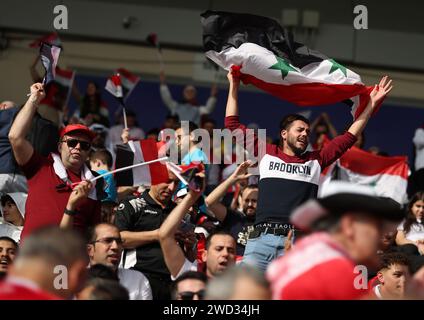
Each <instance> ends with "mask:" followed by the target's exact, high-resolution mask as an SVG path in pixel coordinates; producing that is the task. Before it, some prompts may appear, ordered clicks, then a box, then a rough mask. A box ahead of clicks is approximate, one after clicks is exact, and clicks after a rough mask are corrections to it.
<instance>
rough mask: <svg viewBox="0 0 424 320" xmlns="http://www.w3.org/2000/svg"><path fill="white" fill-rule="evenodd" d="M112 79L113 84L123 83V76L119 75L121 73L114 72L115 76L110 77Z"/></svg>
mask: <svg viewBox="0 0 424 320" xmlns="http://www.w3.org/2000/svg"><path fill="white" fill-rule="evenodd" d="M109 79H110V80H112V82H113V84H114V85H115V86H117V87H118V86H120V85H121V77H120V76H119V75H117V74H114V75H113V76H111V77H110V78H109Z"/></svg>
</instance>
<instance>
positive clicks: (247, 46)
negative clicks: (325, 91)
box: [206, 42, 362, 85]
mask: <svg viewBox="0 0 424 320" xmlns="http://www.w3.org/2000/svg"><path fill="white" fill-rule="evenodd" d="M206 56H207V57H208V58H210V59H211V60H212V61H214V62H215V63H216V64H218V65H220V66H222V67H223V68H224V69H226V70H229V69H230V68H231V66H232V65H242V69H241V72H243V73H245V74H250V75H252V76H254V77H256V78H258V79H260V80H262V81H265V82H267V83H275V84H285V85H290V84H300V83H324V84H344V85H352V84H362V82H361V78H360V76H359V75H358V74H356V73H355V72H353V71H351V70H349V69H346V71H347V77H345V76H344V75H343V74H342V73H341V71H340V70H338V71H337V72H332V73H330V72H329V71H330V70H331V67H332V63H331V62H330V61H329V60H323V61H321V62H317V63H310V64H308V65H306V66H305V67H303V68H302V69H298V68H296V67H294V66H292V65H290V66H291V67H293V68H294V69H296V70H297V71H298V72H289V73H288V75H287V76H286V77H285V78H284V80H283V79H282V77H281V71H279V70H269V68H270V66H272V65H274V64H276V63H277V59H276V56H275V54H274V53H273V52H271V51H269V50H268V49H266V48H264V47H261V46H259V45H257V44H255V43H249V42H247V43H243V44H242V45H241V46H240V47H238V48H234V47H230V48H228V49H225V50H223V51H221V52H216V51H213V50H210V51H207V52H206ZM270 71H272V72H270Z"/></svg>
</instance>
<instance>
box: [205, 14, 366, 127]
mask: <svg viewBox="0 0 424 320" xmlns="http://www.w3.org/2000/svg"><path fill="white" fill-rule="evenodd" d="M201 23H202V27H203V46H204V50H205V53H206V56H207V57H208V58H209V59H211V60H212V61H213V62H215V63H216V64H218V65H219V66H221V67H222V68H224V69H226V70H229V69H230V68H231V67H232V66H236V68H237V66H239V67H238V68H240V69H239V72H240V79H241V80H242V82H243V83H244V84H253V85H254V86H256V87H258V88H260V89H262V90H264V91H266V92H268V93H271V94H272V95H274V96H277V97H279V98H281V99H284V100H287V101H289V102H292V103H294V104H297V105H299V106H317V105H324V104H333V103H338V102H346V103H347V104H349V105H350V106H351V107H352V115H353V117H354V118H355V119H356V118H357V117H358V116H359V114H360V113H361V112H362V111H363V109H364V108H365V107H366V104H367V103H368V100H369V93H370V92H371V90H372V88H373V87H366V86H365V85H364V84H363V83H362V82H361V78H360V76H359V75H358V74H356V73H355V72H353V71H351V70H349V69H347V68H346V67H344V66H343V65H341V64H339V63H337V62H336V61H334V60H333V59H330V58H328V57H327V56H325V55H323V54H322V53H320V52H317V51H314V50H311V49H309V48H307V47H306V46H305V45H303V44H301V43H297V42H295V41H294V40H293V36H292V35H291V34H290V33H289V32H288V31H287V30H286V29H285V28H283V27H282V26H280V25H279V24H278V23H277V22H276V21H275V20H273V19H269V18H266V17H261V16H256V15H251V14H238V13H229V12H220V11H206V12H205V13H203V14H202V15H201ZM233 69H234V67H233ZM236 71H238V70H237V69H236Z"/></svg>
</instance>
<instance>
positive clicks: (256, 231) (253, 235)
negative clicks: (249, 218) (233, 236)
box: [249, 226, 291, 239]
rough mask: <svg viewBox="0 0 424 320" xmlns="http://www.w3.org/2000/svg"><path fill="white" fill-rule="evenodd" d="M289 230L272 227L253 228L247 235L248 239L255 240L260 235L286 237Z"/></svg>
mask: <svg viewBox="0 0 424 320" xmlns="http://www.w3.org/2000/svg"><path fill="white" fill-rule="evenodd" d="M290 230H291V229H290V228H273V227H265V226H255V228H254V229H253V230H252V231H250V233H249V239H255V238H257V237H259V236H260V235H261V234H262V233H264V234H273V235H275V236H284V237H286V236H287V235H288V234H289V231H290Z"/></svg>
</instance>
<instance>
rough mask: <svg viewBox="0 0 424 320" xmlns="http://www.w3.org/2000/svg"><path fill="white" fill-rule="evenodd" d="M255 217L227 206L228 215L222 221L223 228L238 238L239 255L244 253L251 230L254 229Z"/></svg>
mask: <svg viewBox="0 0 424 320" xmlns="http://www.w3.org/2000/svg"><path fill="white" fill-rule="evenodd" d="M254 222H255V217H252V218H249V217H248V216H246V215H245V214H244V213H242V212H240V211H234V210H231V209H229V208H227V215H226V217H225V219H224V221H222V228H223V229H224V230H226V231H228V232H229V233H231V235H232V236H233V237H234V239H236V243H237V248H236V252H237V255H238V256H242V255H243V254H244V249H245V247H246V244H247V239H248V235H249V232H250V231H251V230H252V229H253V224H254Z"/></svg>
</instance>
